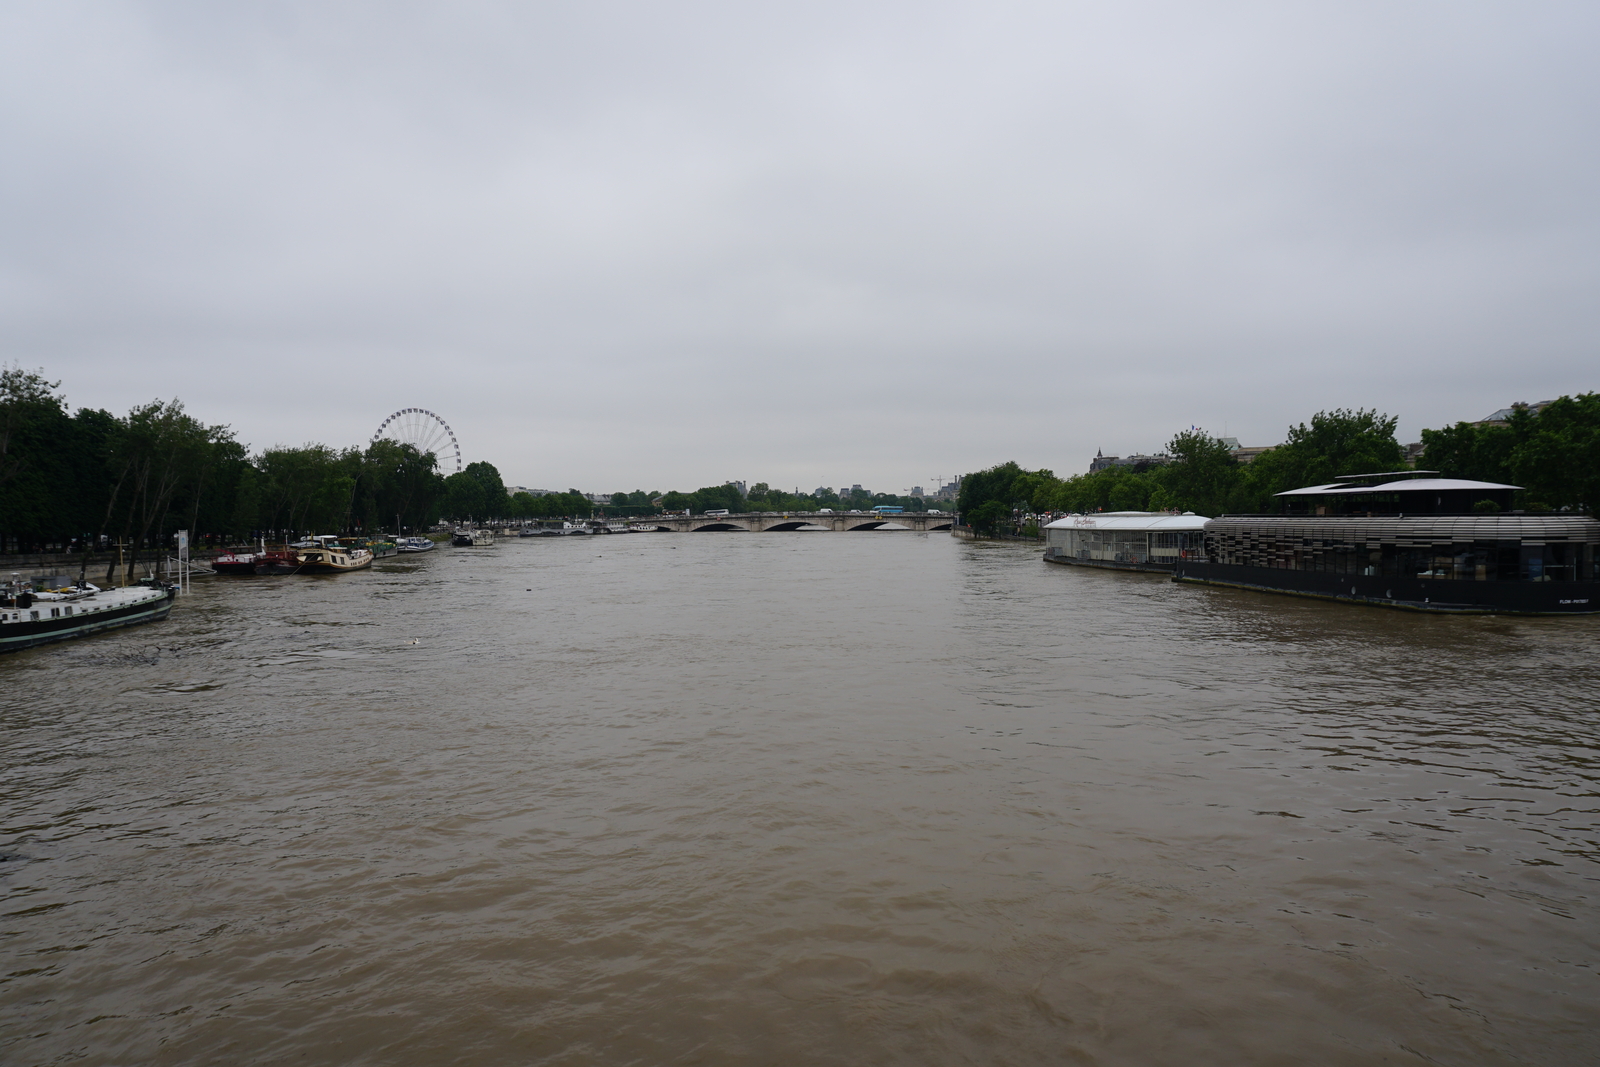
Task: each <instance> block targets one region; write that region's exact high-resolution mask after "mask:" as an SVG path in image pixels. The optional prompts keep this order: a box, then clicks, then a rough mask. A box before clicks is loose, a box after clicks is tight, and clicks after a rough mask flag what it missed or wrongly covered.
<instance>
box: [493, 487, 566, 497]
mask: <svg viewBox="0 0 1600 1067" xmlns="http://www.w3.org/2000/svg"><path fill="white" fill-rule="evenodd" d="M506 492H507V493H509V494H510V495H511V496H516V495H517V494H518V493H527V494H528V495H529V496H549V495H550V494H551V493H557V492H560V490H559V489H529V488H528V487H527V486H525V485H508V486H506Z"/></svg>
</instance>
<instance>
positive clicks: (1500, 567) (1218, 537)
mask: <svg viewBox="0 0 1600 1067" xmlns="http://www.w3.org/2000/svg"><path fill="white" fill-rule="evenodd" d="M1589 522H1590V525H1593V522H1592V520H1590V521H1589ZM1294 525H1295V524H1293V523H1283V522H1278V523H1271V524H1261V525H1251V526H1244V525H1242V524H1234V523H1228V522H1218V521H1215V520H1214V521H1213V522H1212V524H1211V528H1210V529H1209V530H1208V531H1207V538H1206V555H1207V557H1208V558H1209V559H1210V561H1211V562H1213V563H1220V564H1231V565H1234V566H1244V567H1274V568H1281V569H1284V570H1295V571H1313V572H1322V573H1329V574H1350V575H1367V576H1382V577H1390V578H1450V579H1454V580H1456V581H1463V580H1465V581H1480V582H1481V581H1501V582H1504V581H1532V582H1539V581H1594V580H1596V579H1600V539H1595V534H1594V532H1593V531H1580V530H1574V531H1571V532H1570V533H1558V532H1557V531H1537V530H1532V531H1527V532H1529V533H1533V534H1535V535H1536V539H1525V538H1522V537H1517V538H1507V537H1483V536H1481V535H1482V534H1483V533H1485V532H1491V533H1492V532H1496V531H1484V530H1470V531H1469V530H1462V531H1459V534H1466V535H1467V536H1459V535H1458V536H1450V534H1451V533H1455V531H1444V530H1440V531H1435V533H1436V534H1444V535H1445V536H1432V537H1430V536H1427V535H1428V534H1429V533H1430V531H1428V530H1426V529H1423V528H1411V529H1405V530H1397V531H1381V530H1371V529H1365V530H1364V529H1358V528H1352V529H1350V530H1348V531H1340V530H1337V529H1336V528H1332V524H1330V523H1318V524H1315V525H1314V526H1313V525H1311V524H1307V528H1304V529H1295V528H1294ZM1475 525H1477V524H1475ZM1506 532H1510V531H1506ZM1519 532H1521V531H1519ZM1573 534H1576V535H1578V536H1576V537H1575V536H1572V535H1573ZM1585 534H1587V536H1584V535H1585ZM1579 538H1582V539H1579Z"/></svg>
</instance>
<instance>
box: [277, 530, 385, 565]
mask: <svg viewBox="0 0 1600 1067" xmlns="http://www.w3.org/2000/svg"><path fill="white" fill-rule="evenodd" d="M293 547H294V548H295V549H296V550H297V551H298V552H299V554H300V569H299V570H297V571H296V572H295V573H296V574H343V573H344V572H345V571H360V570H366V569H367V568H368V567H370V566H372V560H373V558H374V557H373V555H372V550H371V549H369V548H366V547H365V546H362V545H358V544H356V543H354V540H353V539H341V538H338V537H335V536H333V535H332V534H322V535H320V536H317V537H313V538H312V539H311V540H310V541H309V542H306V541H301V542H298V543H296V544H295V545H294V546H293Z"/></svg>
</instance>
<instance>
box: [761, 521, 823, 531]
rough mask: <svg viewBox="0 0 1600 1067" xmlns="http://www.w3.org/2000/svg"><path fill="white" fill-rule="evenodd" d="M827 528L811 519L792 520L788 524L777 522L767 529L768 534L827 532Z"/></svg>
mask: <svg viewBox="0 0 1600 1067" xmlns="http://www.w3.org/2000/svg"><path fill="white" fill-rule="evenodd" d="M826 529H827V527H826V526H819V525H817V524H816V523H814V522H812V521H811V520H810V519H790V520H788V521H786V522H775V523H773V524H772V525H771V526H768V527H767V533H772V532H773V531H775V530H785V531H788V530H826Z"/></svg>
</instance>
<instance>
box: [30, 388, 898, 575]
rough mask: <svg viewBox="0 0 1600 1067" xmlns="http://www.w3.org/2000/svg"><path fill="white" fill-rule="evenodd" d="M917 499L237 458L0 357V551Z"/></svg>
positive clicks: (315, 448) (377, 458) (201, 430)
mask: <svg viewBox="0 0 1600 1067" xmlns="http://www.w3.org/2000/svg"><path fill="white" fill-rule="evenodd" d="M921 503H922V502H921V500H920V499H919V500H916V501H912V500H911V499H909V498H902V497H897V496H891V495H887V494H882V493H876V494H873V493H867V492H864V491H861V490H855V491H845V492H843V493H835V492H833V491H832V490H826V491H823V492H822V494H821V495H820V496H819V495H816V494H812V495H801V494H790V493H785V492H783V491H782V490H777V489H773V488H771V487H770V486H768V485H767V484H766V483H757V484H755V485H754V486H751V487H750V489H749V491H748V493H746V492H744V491H742V490H741V488H740V487H739V486H737V485H732V484H729V485H718V486H706V487H702V488H700V489H697V490H695V491H693V492H687V493H686V492H678V491H668V492H665V493H663V492H661V491H659V490H656V491H652V492H645V491H643V490H635V491H634V492H631V493H617V494H614V495H613V496H612V497H611V498H610V500H609V502H602V503H596V502H595V501H592V500H591V499H590V498H589V497H587V496H586V495H585V494H583V493H581V492H579V491H578V490H576V489H569V490H567V491H566V492H552V493H541V494H539V495H535V494H532V493H526V492H519V493H510V492H508V491H507V489H506V486H505V484H504V482H503V480H502V478H501V475H500V472H499V470H498V469H497V468H496V467H495V466H494V464H492V463H488V462H476V463H472V464H469V465H468V466H467V467H466V468H465V469H464V470H462V471H458V472H456V473H453V474H450V475H449V476H445V475H444V474H442V473H441V472H440V470H439V465H438V462H437V459H436V457H435V456H434V455H433V454H431V453H420V452H418V451H417V450H416V449H415V448H412V447H411V446H409V445H405V444H401V443H398V442H396V441H393V440H389V439H387V438H379V439H378V440H377V441H374V442H372V443H371V444H369V445H367V446H366V447H364V448H355V447H346V448H335V447H330V446H328V445H324V444H318V443H310V444H306V445H303V446H301V447H298V448H287V447H275V448H267V449H263V450H261V451H259V452H254V453H252V452H251V450H250V448H249V446H247V445H246V444H244V443H243V442H241V441H239V440H238V439H237V437H236V436H235V434H234V432H233V431H232V429H231V428H229V427H228V426H225V425H213V424H209V423H206V422H204V421H203V420H201V419H199V418H196V417H195V416H194V415H192V414H191V413H190V412H189V411H187V410H186V409H185V407H184V405H183V402H182V401H180V400H169V401H163V400H153V401H151V402H150V403H148V404H142V405H139V406H138V407H135V408H134V409H132V410H131V411H129V412H128V413H127V414H126V415H114V414H112V413H111V412H109V411H104V410H96V409H92V408H79V409H78V410H77V411H75V412H74V411H71V410H70V409H69V407H68V405H67V402H66V398H65V397H64V396H63V395H62V394H61V392H60V383H59V382H52V381H49V380H47V379H46V377H45V376H44V374H43V372H42V371H30V370H26V369H23V368H21V367H10V366H7V367H0V556H11V557H19V556H28V557H31V556H38V555H41V554H48V553H59V552H63V551H75V552H82V551H83V550H84V548H85V547H88V548H90V549H103V548H106V547H108V546H109V545H111V544H122V545H124V546H126V550H127V552H128V553H129V554H130V556H131V558H132V559H133V560H135V561H136V560H137V559H138V558H139V557H140V556H141V555H143V556H145V557H149V556H150V555H153V554H158V553H164V552H165V551H166V550H167V548H168V547H169V546H170V545H171V543H172V537H173V534H174V533H175V532H176V531H178V530H185V529H186V530H189V531H191V533H192V535H193V536H192V541H193V543H194V544H195V545H196V546H197V547H204V546H206V545H208V544H223V543H230V542H237V541H243V540H253V539H254V538H256V537H258V536H261V535H263V534H265V535H268V536H276V537H283V536H287V535H290V534H296V533H308V532H309V533H317V532H322V533H326V532H330V531H339V532H346V533H369V532H370V533H376V532H379V531H382V530H394V532H396V533H400V532H412V531H416V530H422V529H427V528H428V527H430V526H432V525H434V524H435V523H437V522H439V521H440V520H441V519H450V520H456V521H475V522H488V521H502V520H526V519H540V518H589V517H591V516H592V515H594V514H595V513H596V512H601V513H605V514H610V515H614V516H628V515H644V514H655V513H656V512H657V511H660V510H663V509H665V510H675V511H683V510H692V511H698V512H704V511H708V510H711V509H713V508H727V509H729V510H730V511H743V510H750V509H755V510H769V511H770V510H796V511H798V510H809V509H812V508H817V507H846V508H849V507H858V508H866V507H871V506H873V505H876V504H896V505H902V506H916V507H920V506H921ZM396 527H399V529H396Z"/></svg>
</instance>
